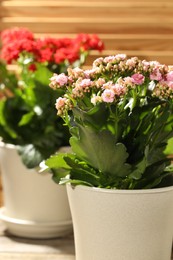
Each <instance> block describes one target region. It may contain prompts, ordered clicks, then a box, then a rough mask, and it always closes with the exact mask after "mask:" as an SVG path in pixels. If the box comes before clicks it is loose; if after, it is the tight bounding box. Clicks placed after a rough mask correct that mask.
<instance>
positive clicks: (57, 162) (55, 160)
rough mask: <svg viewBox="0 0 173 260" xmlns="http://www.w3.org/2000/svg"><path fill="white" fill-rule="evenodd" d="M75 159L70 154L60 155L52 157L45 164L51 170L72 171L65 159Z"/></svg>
mask: <svg viewBox="0 0 173 260" xmlns="http://www.w3.org/2000/svg"><path fill="white" fill-rule="evenodd" d="M65 156H68V157H73V155H72V154H69V153H58V154H55V155H52V156H51V157H50V158H48V159H47V160H46V161H45V164H46V165H47V166H48V167H49V168H50V169H60V168H63V169H71V167H70V166H69V165H68V164H67V163H66V161H65V160H64V157H65Z"/></svg>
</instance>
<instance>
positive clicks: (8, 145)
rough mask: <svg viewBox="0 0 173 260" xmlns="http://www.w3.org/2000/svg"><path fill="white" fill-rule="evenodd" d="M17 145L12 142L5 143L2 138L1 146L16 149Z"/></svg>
mask: <svg viewBox="0 0 173 260" xmlns="http://www.w3.org/2000/svg"><path fill="white" fill-rule="evenodd" d="M16 146H17V145H15V144H10V143H4V142H3V141H2V140H0V148H9V149H14V148H15V147H16Z"/></svg>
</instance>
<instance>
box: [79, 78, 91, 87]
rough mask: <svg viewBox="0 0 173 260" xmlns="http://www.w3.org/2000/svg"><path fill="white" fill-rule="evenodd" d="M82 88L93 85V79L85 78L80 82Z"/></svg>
mask: <svg viewBox="0 0 173 260" xmlns="http://www.w3.org/2000/svg"><path fill="white" fill-rule="evenodd" d="M79 85H80V86H81V87H82V88H85V87H90V86H91V85H92V81H91V80H90V79H83V80H82V81H81V82H80V84H79Z"/></svg>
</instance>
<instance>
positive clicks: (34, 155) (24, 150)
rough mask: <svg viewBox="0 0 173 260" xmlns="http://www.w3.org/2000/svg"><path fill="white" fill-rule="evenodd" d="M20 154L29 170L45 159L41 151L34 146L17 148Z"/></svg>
mask: <svg viewBox="0 0 173 260" xmlns="http://www.w3.org/2000/svg"><path fill="white" fill-rule="evenodd" d="M17 150H18V153H19V155H20V156H21V159H22V162H23V163H24V164H25V165H26V167H27V168H34V167H36V166H38V165H39V163H40V162H41V161H42V160H43V159H44V158H43V157H42V154H41V153H40V152H39V150H37V149H36V147H34V145H33V144H28V145H23V146H18V147H17Z"/></svg>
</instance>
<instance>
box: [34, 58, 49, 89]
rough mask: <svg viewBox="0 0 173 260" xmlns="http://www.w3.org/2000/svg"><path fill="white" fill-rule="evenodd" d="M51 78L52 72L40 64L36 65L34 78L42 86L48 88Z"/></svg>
mask: <svg viewBox="0 0 173 260" xmlns="http://www.w3.org/2000/svg"><path fill="white" fill-rule="evenodd" d="M51 77H52V72H51V71H50V70H49V69H48V68H47V67H46V66H45V65H42V64H40V63H38V64H37V70H36V71H35V73H34V78H35V79H36V80H37V81H38V82H39V83H41V84H42V85H47V87H48V86H49V83H50V78H51Z"/></svg>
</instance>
